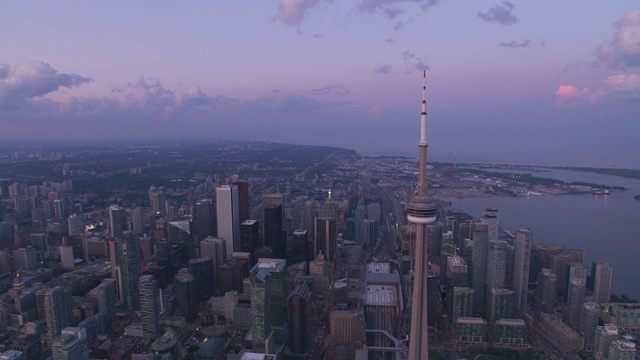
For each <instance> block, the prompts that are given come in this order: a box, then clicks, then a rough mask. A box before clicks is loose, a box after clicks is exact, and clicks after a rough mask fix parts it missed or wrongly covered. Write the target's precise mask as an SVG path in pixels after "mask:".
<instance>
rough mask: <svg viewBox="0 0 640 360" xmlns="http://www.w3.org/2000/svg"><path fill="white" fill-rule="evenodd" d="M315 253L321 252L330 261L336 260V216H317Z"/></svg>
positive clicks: (316, 254) (315, 254)
mask: <svg viewBox="0 0 640 360" xmlns="http://www.w3.org/2000/svg"><path fill="white" fill-rule="evenodd" d="M314 239H315V241H314V247H313V254H314V256H318V254H319V253H320V252H322V255H323V256H324V257H325V259H327V260H328V261H331V262H333V261H335V256H336V245H337V242H338V233H337V232H336V220H335V219H334V218H327V217H318V218H316V226H315V236H314Z"/></svg>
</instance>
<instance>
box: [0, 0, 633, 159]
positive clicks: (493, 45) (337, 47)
mask: <svg viewBox="0 0 640 360" xmlns="http://www.w3.org/2000/svg"><path fill="white" fill-rule="evenodd" d="M244 4H246V3H243V5H244ZM634 5H635V4H633V3H627V2H619V3H614V4H607V5H604V4H602V3H598V2H595V1H586V2H582V1H581V2H578V1H566V2H562V3H559V4H558V3H554V2H543V3H535V4H531V3H524V2H516V1H513V2H508V1H504V2H497V1H481V2H474V3H472V4H469V3H464V4H463V3H461V2H456V1H453V0H425V1H421V0H363V1H354V2H337V1H329V0H280V1H279V2H261V1H252V2H251V6H250V7H249V8H250V9H251V10H250V11H248V10H246V9H247V7H246V6H242V5H239V4H237V3H235V2H233V1H218V2H215V3H188V4H186V5H184V4H177V3H169V2H162V1H157V2H140V3H135V4H127V6H126V7H125V6H122V5H113V4H112V3H106V2H105V3H101V2H93V3H91V4H90V5H89V4H88V3H83V2H79V1H63V2H56V3H39V4H38V7H37V8H34V7H33V6H29V4H28V3H11V4H7V5H6V6H5V11H3V12H2V14H0V20H2V21H0V44H3V49H4V50H5V51H3V53H4V54H3V56H1V57H0V140H20V139H59V140H65V139H90V140H91V139H100V140H108V139H112V138H118V139H155V138H163V139H166V138H171V137H173V138H181V139H185V138H193V139H197V140H202V139H212V140H215V139H223V140H224V139H229V140H232V139H233V140H261V141H273V142H283V143H295V144H312V145H327V146H337V147H344V148H350V149H354V150H356V151H358V152H360V153H363V154H365V155H407V156H415V144H416V142H417V141H418V140H419V139H418V137H417V136H416V132H417V129H416V125H415V124H416V123H417V121H418V118H419V115H418V114H419V111H420V110H419V105H418V104H419V101H420V98H419V96H420V94H419V93H417V92H416V89H417V88H418V86H420V81H421V75H422V74H421V71H423V70H427V112H428V123H429V124H428V128H429V130H428V139H429V141H430V144H431V146H430V148H429V150H430V151H429V158H430V159H433V161H452V160H453V153H454V152H456V153H457V154H458V160H459V161H460V162H482V161H486V162H505V163H526V164H540V165H575V166H585V165H588V166H598V167H611V166H617V167H629V168H637V167H639V166H640V161H639V160H638V159H640V151H639V150H637V149H636V146H635V145H636V139H635V136H634V135H635V134H637V133H638V130H640V125H639V124H638V123H637V119H636V118H637V114H638V110H640V107H639V104H640V102H639V100H640V78H639V77H638V72H639V71H638V67H640V10H638V9H637V5H636V6H635V7H634ZM240 20H242V21H240ZM3 64H4V65H3ZM461 104H464V106H461ZM354 134H358V136H354Z"/></svg>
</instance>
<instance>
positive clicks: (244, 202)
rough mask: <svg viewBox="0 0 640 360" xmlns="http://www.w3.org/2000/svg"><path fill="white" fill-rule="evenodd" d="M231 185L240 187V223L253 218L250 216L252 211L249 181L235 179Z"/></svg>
mask: <svg viewBox="0 0 640 360" xmlns="http://www.w3.org/2000/svg"><path fill="white" fill-rule="evenodd" d="M231 185H235V186H237V187H238V216H240V220H239V221H240V223H243V222H245V221H247V220H249V219H250V218H251V217H250V216H249V213H250V212H251V208H250V207H249V183H248V182H246V181H234V182H232V183H231Z"/></svg>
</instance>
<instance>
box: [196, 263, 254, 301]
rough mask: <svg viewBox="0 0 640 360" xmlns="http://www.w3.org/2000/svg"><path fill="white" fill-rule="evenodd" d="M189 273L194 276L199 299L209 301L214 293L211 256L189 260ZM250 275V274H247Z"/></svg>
mask: <svg viewBox="0 0 640 360" xmlns="http://www.w3.org/2000/svg"><path fill="white" fill-rule="evenodd" d="M188 267H189V274H191V276H193V281H194V283H195V288H196V294H197V300H198V301H199V302H200V301H207V300H209V298H210V297H211V296H212V295H213V282H212V281H211V278H212V277H213V262H212V261H211V259H209V258H200V259H191V260H189V264H188ZM247 276H248V274H247Z"/></svg>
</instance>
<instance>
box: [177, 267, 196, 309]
mask: <svg viewBox="0 0 640 360" xmlns="http://www.w3.org/2000/svg"><path fill="white" fill-rule="evenodd" d="M173 288H174V291H175V294H176V302H177V305H178V309H179V310H180V313H181V314H182V317H184V318H185V320H186V321H187V322H190V321H193V320H195V319H196V317H197V316H198V295H197V292H196V283H195V281H194V278H193V276H191V274H189V270H188V269H186V268H182V269H180V271H178V273H177V274H176V276H175V277H174V278H173Z"/></svg>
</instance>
